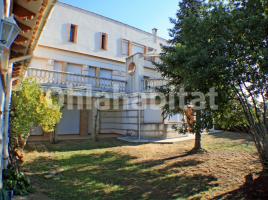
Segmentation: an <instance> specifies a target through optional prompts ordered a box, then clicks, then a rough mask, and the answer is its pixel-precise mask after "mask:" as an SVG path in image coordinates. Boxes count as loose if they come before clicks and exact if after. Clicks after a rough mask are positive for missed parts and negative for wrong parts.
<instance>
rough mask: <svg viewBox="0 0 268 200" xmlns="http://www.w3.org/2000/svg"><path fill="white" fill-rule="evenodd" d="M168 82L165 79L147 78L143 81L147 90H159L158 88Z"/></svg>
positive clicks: (143, 88)
mask: <svg viewBox="0 0 268 200" xmlns="http://www.w3.org/2000/svg"><path fill="white" fill-rule="evenodd" d="M166 84H167V80H164V79H145V80H143V81H142V90H143V91H145V92H157V89H159V88H160V87H162V86H165V85H166Z"/></svg>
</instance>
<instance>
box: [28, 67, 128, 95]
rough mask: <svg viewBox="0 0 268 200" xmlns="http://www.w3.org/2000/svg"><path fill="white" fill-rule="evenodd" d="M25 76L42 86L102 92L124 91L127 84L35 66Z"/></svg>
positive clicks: (120, 81)
mask: <svg viewBox="0 0 268 200" xmlns="http://www.w3.org/2000/svg"><path fill="white" fill-rule="evenodd" d="M26 77H29V78H33V79H35V80H36V82H37V83H39V84H41V86H42V87H48V88H49V87H60V88H73V89H77V88H91V89H92V90H95V91H104V92H112V91H115V92H126V84H127V82H126V81H122V80H114V79H108V78H99V77H94V76H89V75H82V74H74V73H69V72H60V71H54V70H46V69H37V68H29V69H28V70H27V74H26Z"/></svg>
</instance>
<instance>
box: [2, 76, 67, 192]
mask: <svg viewBox="0 0 268 200" xmlns="http://www.w3.org/2000/svg"><path fill="white" fill-rule="evenodd" d="M60 109H61V107H60V105H59V103H58V102H57V100H56V99H55V98H53V96H52V95H51V94H50V93H44V92H43V91H42V89H41V88H40V86H39V85H38V84H37V83H36V82H35V81H33V80H31V79H27V80H25V81H23V83H22V86H21V88H20V89H19V90H18V91H14V92H13V96H12V107H11V134H10V144H9V160H10V162H9V168H8V170H7V171H6V173H5V178H6V182H5V187H7V188H8V189H11V190H15V193H17V194H25V193H27V192H28V188H29V186H30V184H29V181H28V179H27V178H26V177H25V176H24V174H23V173H22V172H21V170H20V165H21V163H23V161H24V154H23V149H24V147H25V144H26V141H27V139H28V137H29V135H30V131H31V130H32V129H33V128H35V127H37V126H41V127H42V128H43V130H44V131H45V132H53V131H54V129H55V126H56V124H57V123H59V121H60V119H61V116H62V114H61V111H60Z"/></svg>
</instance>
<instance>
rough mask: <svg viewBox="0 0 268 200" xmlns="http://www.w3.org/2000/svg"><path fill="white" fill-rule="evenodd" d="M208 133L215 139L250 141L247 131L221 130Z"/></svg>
mask: <svg viewBox="0 0 268 200" xmlns="http://www.w3.org/2000/svg"><path fill="white" fill-rule="evenodd" d="M209 135H210V136H212V137H214V138H217V139H230V140H245V141H247V142H251V141H252V137H251V135H250V134H249V133H239V132H221V133H216V134H209Z"/></svg>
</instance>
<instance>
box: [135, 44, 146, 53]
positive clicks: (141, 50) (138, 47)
mask: <svg viewBox="0 0 268 200" xmlns="http://www.w3.org/2000/svg"><path fill="white" fill-rule="evenodd" d="M136 53H142V54H143V53H144V46H142V45H139V44H133V54H136Z"/></svg>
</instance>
